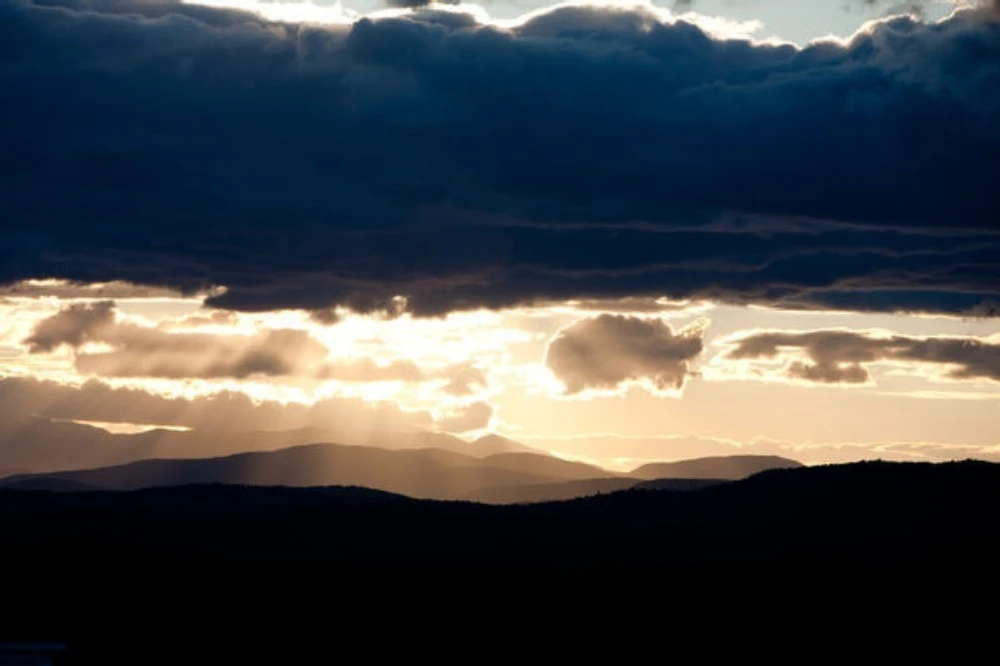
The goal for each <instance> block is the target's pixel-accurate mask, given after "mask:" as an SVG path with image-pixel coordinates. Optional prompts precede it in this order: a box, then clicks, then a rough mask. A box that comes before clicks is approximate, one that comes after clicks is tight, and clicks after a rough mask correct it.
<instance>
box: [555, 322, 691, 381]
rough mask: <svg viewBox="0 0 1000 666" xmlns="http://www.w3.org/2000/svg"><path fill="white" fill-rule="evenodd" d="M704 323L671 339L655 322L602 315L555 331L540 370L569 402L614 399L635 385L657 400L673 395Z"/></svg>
mask: <svg viewBox="0 0 1000 666" xmlns="http://www.w3.org/2000/svg"><path fill="white" fill-rule="evenodd" d="M706 326H707V321H700V322H697V323H696V324H693V325H690V326H688V327H686V328H684V329H682V330H680V331H678V332H677V333H674V331H673V329H671V327H670V326H669V325H668V324H666V323H665V322H664V321H662V320H660V319H655V318H643V317H632V316H625V315H610V314H602V315H598V316H597V317H592V318H589V319H581V320H579V321H577V322H575V323H573V324H571V325H570V326H567V327H566V328H563V329H561V330H560V331H559V332H558V333H557V334H556V335H555V336H554V337H553V338H552V339H551V340H550V341H549V344H548V348H547V349H546V353H545V365H546V366H547V367H548V369H549V370H550V371H551V372H552V374H553V375H554V376H555V378H556V379H558V380H559V382H561V383H562V385H563V387H564V389H563V390H564V393H565V394H566V395H569V396H573V395H578V394H581V393H584V392H588V394H593V393H616V392H618V391H620V390H621V389H622V388H624V387H625V386H626V385H628V384H632V383H638V384H640V385H643V386H646V387H648V388H649V389H650V390H651V391H653V392H656V393H659V394H664V395H667V394H678V393H679V391H680V390H681V389H682V388H683V386H684V382H685V380H686V379H687V376H688V374H689V365H688V364H689V362H690V361H692V360H694V359H696V358H697V357H698V355H699V354H701V351H702V348H703V342H702V337H703V333H704V329H705V327H706Z"/></svg>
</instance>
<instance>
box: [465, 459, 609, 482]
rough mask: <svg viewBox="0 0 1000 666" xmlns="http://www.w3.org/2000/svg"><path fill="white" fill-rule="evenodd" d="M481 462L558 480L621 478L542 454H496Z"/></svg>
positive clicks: (498, 467) (598, 469)
mask: <svg viewBox="0 0 1000 666" xmlns="http://www.w3.org/2000/svg"><path fill="white" fill-rule="evenodd" d="M482 462H483V464H485V465H489V466H490V467H495V468H497V469H509V470H512V471H518V472H529V473H532V474H544V475H546V476H551V477H555V478H559V479H575V480H583V479H594V478H600V477H617V476H622V475H620V474H615V473H614V472H609V471H608V470H606V469H603V468H601V467H597V466H595V465H588V464H586V463H581V462H575V461H572V460H563V459H562V458H556V457H555V456H549V455H545V454H542V453H498V454H495V455H491V456H486V457H485V458H483V459H482Z"/></svg>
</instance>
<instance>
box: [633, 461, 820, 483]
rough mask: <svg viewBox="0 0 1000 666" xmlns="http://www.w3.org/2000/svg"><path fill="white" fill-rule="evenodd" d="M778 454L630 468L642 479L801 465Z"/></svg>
mask: <svg viewBox="0 0 1000 666" xmlns="http://www.w3.org/2000/svg"><path fill="white" fill-rule="evenodd" d="M802 466H803V465H802V463H800V462H798V461H797V460H791V459H789V458H782V457H780V456H712V457H707V458H692V459H690V460H681V461H677V462H669V463H648V464H646V465H642V466H640V467H637V468H635V469H634V470H632V472H631V474H632V475H633V476H637V477H639V478H642V479H650V480H652V479H729V480H735V479H745V478H746V477H748V476H751V475H753V474H756V473H757V472H762V471H764V470H768V469H785V468H790V467H802Z"/></svg>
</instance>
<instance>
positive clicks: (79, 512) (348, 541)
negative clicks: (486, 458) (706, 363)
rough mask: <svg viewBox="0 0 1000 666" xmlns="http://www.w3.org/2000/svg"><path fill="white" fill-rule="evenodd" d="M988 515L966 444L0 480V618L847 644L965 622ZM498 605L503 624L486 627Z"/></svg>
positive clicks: (147, 631)
mask: <svg viewBox="0 0 1000 666" xmlns="http://www.w3.org/2000/svg"><path fill="white" fill-rule="evenodd" d="M997 515H1000V465H997V464H989V463H980V462H972V461H967V462H961V463H947V464H940V465H930V464H917V463H881V462H879V463H859V464H853V465H837V466H826V467H806V468H799V469H783V470H772V471H767V472H763V473H761V474H758V475H755V476H753V477H751V478H749V479H746V480H742V481H734V482H730V483H724V484H719V485H714V486H710V487H707V488H704V489H702V490H695V491H687V492H676V491H667V490H660V491H656V490H651V491H637V490H625V491H621V492H614V493H608V494H602V495H597V496H594V497H589V498H586V499H577V500H571V501H566V502H552V503H541V504H531V505H516V506H490V505H486V504H478V503H469V502H435V501H420V500H412V499H408V498H402V497H397V496H391V495H385V494H382V493H375V494H373V493H371V491H368V490H363V489H356V488H355V489H337V488H329V489H328V488H317V489H306V488H276V487H248V486H218V485H197V486H186V487H183V488H155V489H147V490H139V491H132V492H104V491H98V492H69V493H53V492H42V491H16V492H15V491H9V490H0V525H3V531H2V538H0V562H3V563H4V571H6V572H16V575H11V574H8V575H6V576H5V577H4V584H3V602H4V607H6V608H13V609H16V612H13V613H9V614H8V615H7V617H6V618H5V622H4V623H2V627H0V631H2V632H3V633H5V634H6V636H11V635H16V636H17V637H18V638H19V639H24V638H30V639H31V640H36V639H37V640H46V641H58V642H64V643H67V644H68V645H69V646H70V651H71V653H72V654H71V656H72V657H73V658H74V659H75V661H74V662H72V663H73V664H74V665H76V666H79V665H82V664H87V665H88V666H89V665H90V664H95V665H96V664H100V665H101V666H109V665H111V664H134V663H143V664H147V665H148V664H156V663H170V664H176V663H185V664H218V663H225V664H230V663H232V664H249V663H298V662H303V661H304V662H306V663H308V662H309V660H312V661H323V659H325V658H326V657H328V656H329V655H330V654H334V653H342V652H344V651H345V650H348V649H350V650H352V651H353V650H362V651H363V653H364V654H366V655H368V656H369V657H371V658H382V657H389V656H392V657H393V658H406V657H407V656H409V657H411V658H412V656H413V655H415V654H421V655H430V654H434V655H437V656H438V657H441V656H442V655H445V656H448V657H450V658H449V659H447V660H448V661H450V660H451V658H467V657H468V654H469V652H468V649H469V648H468V646H469V643H468V640H474V641H475V644H476V645H477V646H479V645H487V646H490V647H489V649H490V653H491V654H493V655H494V656H502V657H503V659H504V660H507V659H516V658H517V653H522V652H523V650H524V649H525V648H526V647H527V646H528V645H529V644H531V645H532V646H535V645H537V643H535V642H534V641H537V640H543V641H544V640H546V637H548V638H547V641H548V644H547V645H546V647H547V648H550V649H558V650H559V651H560V652H559V654H568V653H576V654H580V656H581V657H584V656H586V655H590V656H593V655H594V654H595V649H594V647H593V645H592V641H590V640H588V641H576V642H573V641H569V642H567V640H566V635H565V632H562V631H553V626H554V624H553V623H555V622H561V621H571V623H572V624H573V626H577V627H584V628H586V631H587V633H588V635H589V634H590V633H592V632H593V633H595V635H598V633H597V632H599V631H604V632H608V631H611V632H612V634H611V635H612V636H613V640H614V645H615V649H616V650H620V647H621V644H620V636H622V635H623V633H622V632H627V631H642V632H644V633H645V632H655V631H656V630H657V628H662V626H663V624H664V623H665V622H666V623H669V625H670V627H671V630H672V631H673V632H674V634H675V635H676V636H677V638H676V640H679V641H687V642H686V643H685V645H687V644H690V645H699V646H703V645H704V641H705V640H706V638H705V634H704V629H705V628H706V627H708V628H710V629H711V632H710V634H709V636H710V637H711V636H717V632H718V631H719V628H720V627H722V628H723V629H725V631H726V635H727V636H730V637H731V638H732V639H733V640H736V642H737V643H738V644H739V652H740V654H744V653H745V651H746V649H747V648H745V647H744V645H750V646H752V645H754V640H760V637H761V636H762V635H764V634H762V633H761V632H762V631H765V630H767V629H772V630H773V628H774V626H776V625H778V626H780V627H781V628H782V630H783V631H793V632H794V633H795V634H796V635H797V636H807V637H808V636H810V633H809V632H810V631H811V632H812V639H814V640H817V641H820V643H817V644H822V643H821V642H822V641H823V640H824V639H829V637H830V636H831V633H830V632H831V631H836V632H842V633H843V634H844V638H843V639H841V638H838V645H842V644H843V643H841V642H840V641H842V640H845V641H850V640H855V642H856V644H857V646H856V647H858V648H860V647H865V648H867V647H869V646H870V644H871V640H872V637H873V636H874V637H876V638H877V637H878V636H882V637H883V638H885V637H889V638H890V639H891V642H892V643H893V644H892V645H891V648H890V649H891V650H892V654H894V655H898V654H900V652H899V650H900V649H902V648H899V647H897V646H896V645H895V643H896V642H899V641H900V640H901V639H900V634H899V633H898V632H895V631H888V632H887V630H886V628H885V624H884V623H885V621H886V618H892V621H893V622H899V621H903V620H905V622H904V625H905V626H907V627H910V626H920V627H926V629H927V630H928V631H929V630H931V629H933V630H934V632H940V631H941V628H942V626H943V623H944V622H947V621H949V619H950V618H957V619H956V620H955V622H956V623H957V624H958V625H960V628H961V630H962V632H968V631H971V630H975V631H983V630H984V627H979V628H976V627H977V625H976V618H977V617H979V618H989V617H992V616H991V615H990V614H989V612H988V611H986V612H985V613H984V611H983V610H982V609H983V608H984V606H983V605H982V602H983V601H987V600H989V599H992V598H994V597H993V594H994V593H995V585H993V583H992V580H993V577H992V576H991V575H990V574H989V572H990V571H991V570H992V567H993V565H994V561H995V553H996V552H997V546H998V545H1000V544H998V541H1000V537H998V533H997V530H996V523H997V518H996V516H997ZM970 597H971V598H972V599H973V601H970V600H969V599H970ZM976 599H978V600H981V601H976ZM845 609H847V611H846V612H849V614H848V615H847V616H846V617H847V619H846V620H845ZM963 609H966V610H967V611H968V612H963ZM512 618H513V620H512ZM504 619H506V620H507V621H514V620H516V621H517V622H518V625H519V628H518V632H517V635H518V636H520V637H521V638H518V639H516V640H515V639H513V638H511V639H505V641H498V642H497V643H498V646H499V647H497V648H496V649H494V647H493V646H492V645H491V644H490V643H489V639H490V637H493V638H495V637H496V635H497V633H496V632H497V627H499V626H503V625H502V624H501V622H502V621H503V620H504ZM914 623H916V624H914ZM443 625H446V626H447V627H448V628H449V631H451V632H454V635H455V636H460V637H461V640H458V639H454V640H452V639H449V640H448V641H446V640H444V639H443V638H442V634H441V631H442V629H441V627H442V626H443ZM520 625H523V628H522V627H521V626H520ZM970 627H972V628H973V629H970ZM373 629H377V632H376V633H374V634H373V633H372V632H373ZM535 629H537V631H534V630H535ZM525 632H526V633H525ZM689 632H690V638H687V636H688V634H689ZM853 632H858V633H857V634H855V633H853ZM511 635H513V632H512V634H511ZM600 635H605V634H600ZM650 635H653V633H650ZM837 635H838V636H840V633H838V634H837ZM908 635H909V634H905V635H904V637H905V636H908ZM935 635H938V633H935ZM960 635H964V633H963V634H960ZM986 635H990V634H989V633H988V631H987V632H986ZM529 636H530V639H529ZM852 636H853V637H854V639H852ZM4 638H5V637H3V636H0V639H4ZM507 640H511V641H513V642H512V643H509V646H510V647H511V650H510V651H509V652H510V653H509V654H508V653H506V652H504V650H503V646H504V645H508V643H507ZM439 644H440V645H439ZM917 644H918V646H919V647H920V648H921V649H925V645H926V643H925V642H924V641H922V640H921V641H919V642H918V643H917ZM795 645H796V647H795V649H796V651H797V656H800V655H801V646H799V644H798V643H796V644H795ZM962 645H963V643H962V642H961V641H958V642H955V643H953V644H952V645H951V646H950V650H951V651H950V652H949V653H948V654H953V655H954V654H958V655H960V654H961V649H962ZM903 647H905V645H904V646H903ZM476 649H477V650H480V649H482V648H479V647H477V648H476ZM751 649H752V648H751ZM824 649H826V648H824ZM773 650H774V647H773V646H771V645H768V646H767V651H768V654H773ZM732 656H733V657H736V656H738V655H737V654H733V655H732ZM960 661H965V659H964V658H962V659H960ZM67 666H68V663H67Z"/></svg>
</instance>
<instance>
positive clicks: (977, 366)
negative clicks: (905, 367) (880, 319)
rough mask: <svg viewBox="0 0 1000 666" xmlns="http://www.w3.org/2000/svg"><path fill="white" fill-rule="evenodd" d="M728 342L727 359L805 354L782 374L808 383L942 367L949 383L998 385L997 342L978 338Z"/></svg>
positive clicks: (783, 335) (845, 336)
mask: <svg viewBox="0 0 1000 666" xmlns="http://www.w3.org/2000/svg"><path fill="white" fill-rule="evenodd" d="M731 342H732V344H733V346H732V348H731V349H730V351H729V352H728V353H727V354H726V357H727V358H730V359H736V360H739V359H754V358H776V357H778V356H780V355H783V354H788V353H797V354H804V355H805V356H806V358H807V359H808V361H793V362H791V363H789V364H788V366H786V368H785V371H784V372H785V374H786V375H787V376H789V377H791V378H794V379H804V380H807V381H812V382H822V383H848V384H860V383H865V382H867V381H868V380H869V377H870V375H869V370H868V368H867V367H866V364H869V363H874V362H878V361H895V362H911V363H930V364H940V365H944V366H947V376H949V377H951V378H953V379H991V380H993V381H997V382H1000V342H990V341H989V340H980V339H977V338H959V337H927V338H920V337H911V336H905V335H894V336H891V337H878V336H874V335H869V334H865V333H856V332H852V331H810V332H808V333H791V332H766V333H757V334H753V335H749V336H746V337H742V338H739V339H736V340H733V341H731Z"/></svg>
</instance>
